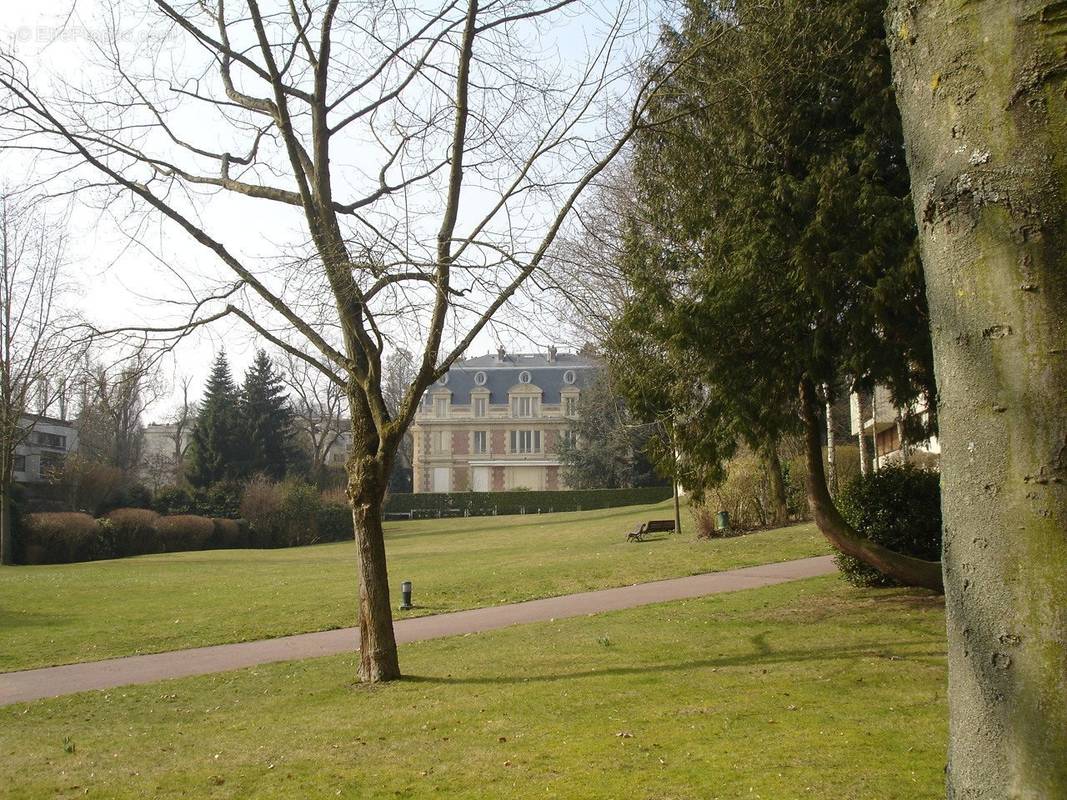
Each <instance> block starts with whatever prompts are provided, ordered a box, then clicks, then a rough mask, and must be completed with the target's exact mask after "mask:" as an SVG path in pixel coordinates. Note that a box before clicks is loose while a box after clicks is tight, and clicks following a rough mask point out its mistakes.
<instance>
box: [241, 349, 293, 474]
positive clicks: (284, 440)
mask: <svg viewBox="0 0 1067 800" xmlns="http://www.w3.org/2000/svg"><path fill="white" fill-rule="evenodd" d="M241 417H242V419H241V422H242V428H243V431H244V434H245V442H246V444H245V447H244V448H243V449H242V453H241V457H240V458H239V460H238V469H239V471H240V473H241V475H242V476H246V477H247V476H252V475H257V474H262V475H266V476H268V477H270V478H273V479H275V480H279V479H281V478H283V477H285V474H286V473H287V472H288V471H289V469H290V467H291V466H292V464H293V463H294V461H295V458H296V448H295V447H294V445H293V412H292V409H291V408H290V407H289V399H288V395H286V393H285V389H284V387H283V383H282V379H281V376H280V375H279V374H278V371H277V370H276V369H275V367H274V363H273V362H272V361H271V360H270V357H269V356H267V353H266V351H264V350H260V351H259V352H257V353H256V359H255V361H253V362H252V365H251V366H250V367H249V368H248V370H247V371H246V372H245V379H244V385H243V387H242V389H241Z"/></svg>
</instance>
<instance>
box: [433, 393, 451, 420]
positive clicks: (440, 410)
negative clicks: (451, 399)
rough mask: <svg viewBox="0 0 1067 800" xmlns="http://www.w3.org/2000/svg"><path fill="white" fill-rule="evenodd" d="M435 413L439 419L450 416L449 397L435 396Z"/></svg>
mask: <svg viewBox="0 0 1067 800" xmlns="http://www.w3.org/2000/svg"><path fill="white" fill-rule="evenodd" d="M433 415H434V416H435V417H437V418H438V419H440V418H442V417H447V416H448V398H447V397H435V398H434V399H433Z"/></svg>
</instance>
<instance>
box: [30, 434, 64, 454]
mask: <svg viewBox="0 0 1067 800" xmlns="http://www.w3.org/2000/svg"><path fill="white" fill-rule="evenodd" d="M33 438H34V441H35V442H36V443H37V444H39V445H41V447H53V448H55V449H56V450H66V449H67V437H66V436H60V435H59V434H58V433H43V432H41V431H36V432H35V433H34V434H33Z"/></svg>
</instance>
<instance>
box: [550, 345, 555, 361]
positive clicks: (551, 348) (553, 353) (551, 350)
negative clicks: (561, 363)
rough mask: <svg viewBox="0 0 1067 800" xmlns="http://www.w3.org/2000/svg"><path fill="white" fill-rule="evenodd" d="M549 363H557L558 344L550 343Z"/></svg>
mask: <svg viewBox="0 0 1067 800" xmlns="http://www.w3.org/2000/svg"><path fill="white" fill-rule="evenodd" d="M548 363H549V364H555V363H556V346H555V345H554V344H550V345H549V346H548Z"/></svg>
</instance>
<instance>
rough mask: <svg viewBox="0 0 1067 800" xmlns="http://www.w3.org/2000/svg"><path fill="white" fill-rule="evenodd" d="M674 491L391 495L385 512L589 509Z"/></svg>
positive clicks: (631, 503)
mask: <svg viewBox="0 0 1067 800" xmlns="http://www.w3.org/2000/svg"><path fill="white" fill-rule="evenodd" d="M671 491H672V490H671V487H670V486H643V487H641V488H638V489H570V490H564V491H558V492H530V491H518V492H448V493H431V492H427V493H424V494H391V495H389V497H388V498H387V499H386V501H385V513H386V514H412V516H414V517H416V518H417V517H436V516H462V515H464V514H467V515H469V516H472V517H481V516H488V515H491V514H536V513H538V512H549V511H587V510H589V509H594V508H616V507H618V506H637V505H647V504H649V503H659V502H662V501H663V500H667V499H669V498H670V497H671Z"/></svg>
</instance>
